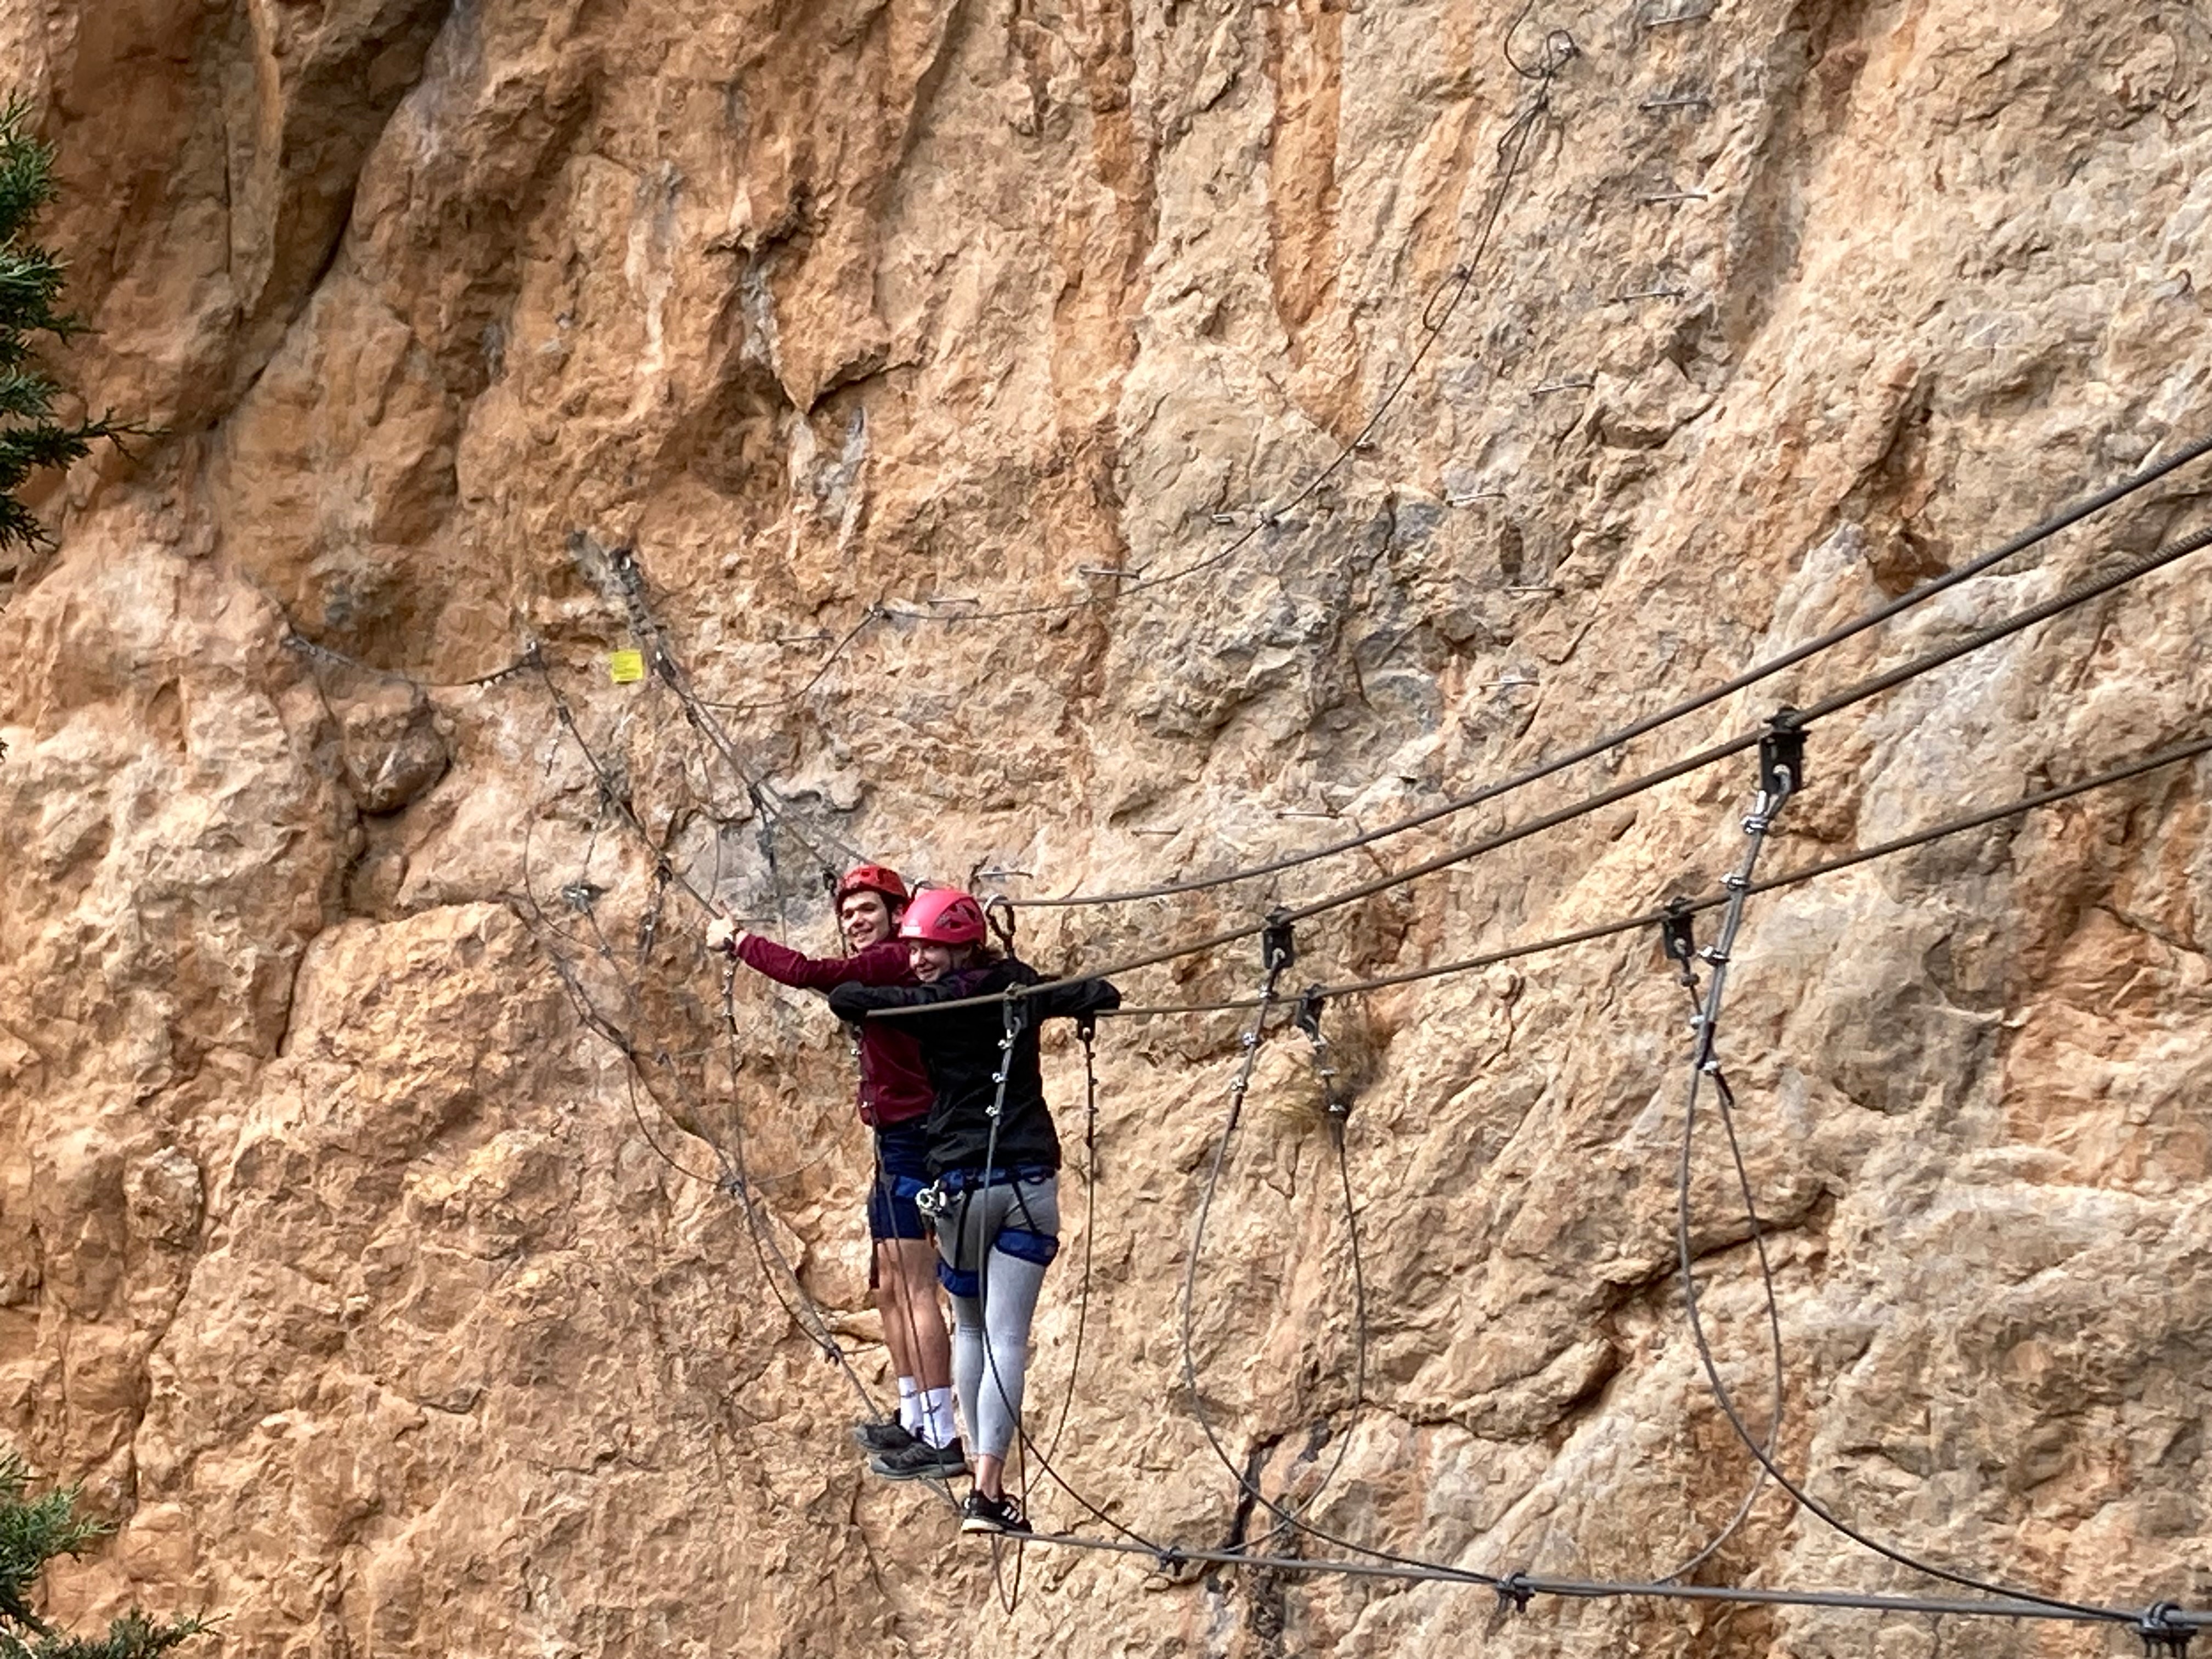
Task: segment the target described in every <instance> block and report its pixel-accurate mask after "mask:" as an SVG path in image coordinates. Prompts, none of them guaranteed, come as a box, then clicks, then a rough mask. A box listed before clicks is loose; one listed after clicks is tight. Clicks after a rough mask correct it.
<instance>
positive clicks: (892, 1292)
mask: <svg viewBox="0 0 2212 1659" xmlns="http://www.w3.org/2000/svg"><path fill="white" fill-rule="evenodd" d="M908 898H909V895H908V891H907V887H906V884H905V883H904V882H903V881H902V880H901V879H900V878H899V876H898V872H896V871H894V870H890V869H887V868H885V867H884V866H882V865H879V864H863V865H860V866H856V867H855V868H854V869H851V870H848V871H847V872H845V875H844V877H843V878H842V879H841V880H840V881H839V882H838V884H837V922H838V926H839V927H840V928H841V929H842V931H843V933H844V936H845V943H846V947H847V949H848V950H849V951H852V953H853V954H851V955H850V956H845V957H807V956H803V955H801V954H800V953H799V951H793V950H791V949H789V948H787V946H784V945H778V944H776V943H775V941H774V940H772V939H763V938H761V937H760V936H759V935H757V934H756V933H744V932H743V931H741V930H739V929H738V928H736V927H732V925H731V924H729V923H727V922H721V921H718V922H716V923H714V926H713V927H710V928H709V929H708V935H707V942H708V945H710V946H712V947H713V948H714V949H716V950H724V951H732V952H733V953H734V954H735V955H736V956H737V957H738V960H739V961H741V962H743V963H744V964H745V965H746V966H747V967H749V968H750V969H753V970H754V971H755V972H757V973H761V974H765V975H768V977H769V978H770V979H773V980H775V981H777V982H778V983H780V984H784V985H791V986H797V987H800V988H802V989H805V990H812V991H824V992H826V991H829V990H832V989H834V988H835V987H837V986H840V985H846V984H860V985H874V986H890V985H913V984H915V983H916V982H917V981H915V976H914V970H913V969H912V967H911V966H910V965H909V963H908V951H907V947H906V945H904V944H902V942H900V941H899V940H898V939H896V937H895V934H896V929H897V927H898V920H899V917H900V915H902V913H903V912H904V910H905V908H906V906H907V902H908ZM859 1046H860V1102H859V1104H860V1121H862V1122H864V1123H866V1124H867V1125H868V1126H869V1127H870V1128H871V1129H872V1130H873V1131H874V1139H875V1155H876V1170H875V1178H874V1179H873V1181H872V1182H870V1184H869V1189H868V1231H869V1235H870V1237H872V1239H873V1240H874V1243H875V1255H874V1259H873V1261H872V1263H871V1265H870V1270H869V1274H868V1282H869V1285H870V1288H871V1289H872V1290H873V1291H875V1297H876V1307H877V1309H878V1311H879V1312H880V1313H881V1314H882V1316H883V1322H884V1346H886V1347H888V1348H889V1349H890V1355H891V1362H892V1365H893V1367H894V1369H895V1370H896V1372H897V1374H898V1390H899V1414H898V1417H897V1419H896V1421H888V1420H887V1421H884V1422H871V1423H863V1424H860V1425H858V1426H857V1427H855V1428H854V1431H853V1435H854V1439H856V1440H857V1441H859V1442H860V1445H861V1446H862V1447H863V1448H864V1449H866V1450H867V1451H868V1452H869V1453H871V1454H872V1455H871V1458H870V1460H869V1461H870V1467H872V1468H874V1469H875V1471H876V1472H877V1473H878V1474H883V1475H886V1476H889V1477H890V1478H891V1479H893V1480H915V1479H917V1478H921V1477H925V1476H930V1475H936V1476H940V1477H945V1476H951V1475H956V1474H963V1473H965V1471H966V1468H967V1460H966V1456H965V1454H964V1452H963V1449H962V1446H961V1443H960V1436H959V1431H958V1428H957V1425H956V1423H955V1421H954V1418H953V1408H952V1353H951V1343H950V1341H949V1340H948V1339H947V1337H946V1335H945V1318H944V1316H943V1315H942V1314H941V1313H939V1310H938V1303H937V1248H936V1245H935V1243H934V1242H933V1238H932V1237H931V1230H930V1229H929V1228H928V1227H927V1225H925V1224H924V1222H923V1220H922V1217H921V1212H920V1211H919V1210H918V1209H916V1208H915V1194H917V1193H919V1192H920V1191H921V1189H922V1188H923V1187H925V1186H927V1184H928V1182H929V1178H930V1177H929V1175H928V1173H927V1169H926V1167H925V1159H926V1158H927V1155H928V1149H929V1148H928V1138H927V1124H928V1121H929V1110H930V1105H931V1101H932V1097H931V1093H930V1088H929V1077H928V1074H927V1072H925V1071H924V1070H923V1069H922V1064H921V1051H920V1049H919V1048H917V1047H916V1046H915V1039H914V1037H913V1036H912V1035H911V1034H910V1033H908V1032H906V1031H902V1030H898V1029H897V1028H896V1026H895V1024H893V1022H891V1021H889V1020H874V1021H871V1022H870V1023H869V1025H868V1028H867V1029H866V1030H864V1031H862V1032H861V1034H860V1044H859Z"/></svg>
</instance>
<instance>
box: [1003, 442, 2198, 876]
mask: <svg viewBox="0 0 2212 1659" xmlns="http://www.w3.org/2000/svg"><path fill="white" fill-rule="evenodd" d="M2208 453H2212V437H2205V438H2201V439H2198V440H2197V441H2195V442H2193V443H2191V444H2188V445H2186V446H2185V447H2183V448H2182V449H2180V450H2179V451H2178V452H2176V453H2174V454H2173V455H2172V456H2169V457H2168V458H2167V459H2165V460H2163V461H2160V462H2159V463H2157V464H2156V465H2153V466H2148V467H2146V468H2144V469H2142V471H2138V472H2136V473H2134V474H2132V475H2130V477H2125V478H2123V479H2121V480H2120V481H2119V482H2118V483H2114V484H2111V485H2108V486H2107V487H2106V489H2101V490H2100V491H2098V492H2097V493H2096V494H2095V495H2091V496H2088V497H2087V498H2085V499H2084V500H2082V501H2077V502H2075V503H2074V504H2073V505H2072V506H2070V507H2064V508H2063V509H2061V510H2060V511H2059V512H2058V513H2054V514H2053V515H2051V517H2050V518H2047V519H2045V520H2043V521H2042V522H2041V523H2039V524H2038V525H2035V526H2032V527H2031V528H2029V529H2027V530H2024V531H2022V532H2020V533H2019V534H2018V535H2016V536H2015V537H2013V538H2012V539H2011V540H2009V541H2007V542H2004V543H2002V544H2000V545H1999V546H1996V547H1994V548H1991V549H1990V550H1989V551H1987V552H1985V553H1983V554H1980V555H1978V556H1976V557H1974V558H1972V559H1970V560H1968V561H1967V562H1966V563H1964V564H1962V565H1960V566H1958V567H1957V568H1955V569H1952V570H1948V571H1946V572H1944V573H1943V574H1941V575H1939V576H1936V577H1933V578H1931V579H1929V580H1927V581H1925V582H1923V583H1921V584H1920V585H1919V586H1917V587H1914V588H1912V589H1911V590H1909V591H1908V592H1905V593H1902V594H1900V595H1899V596H1898V597H1897V598H1896V599H1891V600H1889V601H1888V602H1887V603H1886V604H1883V605H1877V606H1875V608H1874V609H1873V610H1871V611H1866V612H1863V614H1861V615H1859V616H1857V617H1853V618H1852V619H1851V620H1850V621H1849V622H1847V623H1843V624H1842V625H1841V626H1839V627H1836V628H1832V629H1828V630H1826V632H1824V633H1822V634H1820V635H1816V636H1815V637H1814V638H1813V639H1810V640H1808V641H1805V642H1804V643H1803V644H1802V645H1796V646H1792V647H1790V649H1789V650H1787V651H1785V652H1784V653H1781V654H1780V655H1778V656H1775V657H1770V658H1768V659H1766V660H1765V661H1764V662H1761V663H1759V664H1757V665H1754V666H1753V667H1750V668H1747V669H1746V670H1744V671H1742V672H1741V673H1740V674H1737V675H1736V676H1735V677H1734V678H1730V679H1727V680H1723V681H1722V682H1721V683H1720V684H1717V685H1714V686H1711V687H1708V688H1707V689H1706V690H1703V691H1700V692H1698V693H1696V694H1695V695H1694V696H1689V697H1685V698H1683V699H1682V700H1681V701H1680V702H1674V703H1670V704H1668V706H1667V707H1666V708H1662V709H1660V710H1658V711H1657V712H1656V713H1654V714H1647V715H1644V717H1643V718H1641V719H1639V720H1632V721H1631V722H1630V723H1629V724H1628V725H1626V726H1621V727H1620V728H1619V729H1618V730H1616V731H1613V732H1607V733H1606V734H1605V735H1603V736H1602V737H1599V738H1592V739H1590V740H1589V742H1587V743H1584V744H1582V745H1581V746H1579V747H1578V748H1575V749H1572V750H1568V751H1567V752H1566V753H1565V754H1563V755H1560V756H1558V757H1555V758H1553V759H1552V760H1548V761H1543V762H1540V763H1537V764H1536V765H1534V766H1533V767H1530V768H1528V769H1525V770H1523V771H1521V772H1516V773H1515V774H1514V775H1511V776H1510V777H1507V778H1504V779H1501V780H1499V781H1497V782H1495V783H1490V784H1486V785H1484V786H1483V787H1481V788H1480V789H1476V790H1473V791H1471V792H1469V793H1465V794H1462V795H1457V796H1455V797H1453V798H1452V799H1449V800H1446V801H1442V802H1439V803H1438V804H1437V805H1434V806H1431V807H1426V808H1425V809H1423V810H1422V811H1419V812H1415V813H1413V814H1411V815H1409V816H1407V817H1402V818H1399V819H1396V820H1395V821H1394V822H1392V823H1386V824H1380V825H1377V826H1376V828H1375V829H1370V830H1364V831H1362V832H1361V833H1359V834H1358V835H1355V836H1348V837H1346V838H1344V839H1341V840H1338V841H1334V842H1328V844H1326V845H1324V846H1321V847H1315V848H1308V849H1306V850H1305V851H1304V852H1300V853H1294V854H1287V855H1285V856H1284V857H1282V858H1279V859H1271V860H1267V862H1265V863H1261V864H1255V865H1247V866H1241V867H1239V868H1237V869H1235V870H1228V871H1223V872H1220V873H1218V874H1216V875H1211V876H1193V877H1188V878H1182V879H1179V880H1175V881H1166V882H1159V883H1156V884H1153V885H1152V886H1149V887H1133V888H1127V889H1123V890H1115V891H1111V892H1103V893H1070V894H1065V895H1061V896H1041V897H1036V898H1014V899H1011V900H1010V901H1009V902H1012V903H1013V904H1016V905H1018V906H1021V907H1024V908H1030V909H1042V908H1068V907H1073V906H1080V905H1104V904H1130V903H1135V902H1138V901H1139V900H1145V899H1157V898H1172V897H1176V896H1179V895H1182V894H1185V893H1197V892H1204V891H1206V890H1209V889H1212V888H1215V887H1223V886H1227V885H1229V884H1231V883H1233V882H1240V881H1252V880H1256V879H1258V878H1261V877H1263V876H1275V875H1281V874H1283V873H1285V872H1287V871H1291V870H1295V869H1297V868H1299V867H1301V866H1304V865H1308V864H1313V863H1316V862H1318V861H1319V860H1322V859H1328V858H1334V857H1336V856H1338V855H1340V854H1345V853H1352V852H1358V851H1359V850H1360V849H1361V848H1366V847H1370V846H1372V845H1374V844H1375V843H1376V842H1379V841H1383V840H1385V839H1387V838H1388V837H1389V836H1396V835H1401V834H1403V833H1404V832H1406V831H1407V830H1409V829H1419V828H1421V827H1423V826H1424V825H1425V824H1430V823H1436V822H1437V820H1438V819H1440V818H1444V817H1452V816H1455V815H1456V814H1458V813H1461V812H1464V811H1468V810H1470V809H1472V808H1474V807H1477V806H1480V805H1484V804H1485V803H1486V802H1489V801H1493V800H1497V799H1501V798H1502V797H1504V796H1505V795H1509V794H1511V793H1514V792H1516V791H1517V790H1520V789H1523V788H1526V787H1528V785H1530V784H1533V783H1537V782H1541V781H1542V780H1544V779H1546V778H1548V777H1551V776H1553V775H1556V774H1558V773H1559V772H1563V771H1565V770H1566V769H1568V768H1570V767H1572V766H1576V765H1579V764H1580V763H1583V762H1584V761H1589V760H1595V758H1597V757H1599V756H1601V755H1603V754H1605V753H1607V751H1608V750H1613V749H1617V748H1619V747H1620V746H1621V745H1622V744H1626V743H1630V742H1632V741H1633V740H1635V739H1636V738H1640V737H1644V736H1645V735H1646V734H1648V733H1650V732H1656V731H1657V730H1659V729H1660V728H1661V727H1662V726H1670V725H1672V724H1673V723H1674V721H1676V720H1681V719H1684V718H1686V716H1688V715H1691V714H1697V713H1699V711H1700V710H1702V709H1705V708H1711V707H1712V706H1713V705H1714V704H1715V703H1717V702H1723V701H1724V700H1725V699H1727V698H1729V697H1731V696H1735V694H1736V693H1737V692H1739V691H1742V690H1748V689H1749V688H1750V687H1752V686H1754V685H1757V684H1759V683H1760V682H1761V681H1763V680H1767V679H1771V678H1773V677H1774V676H1775V675H1777V674H1779V673H1781V672H1783V671H1784V670H1785V669H1790V668H1794V667H1796V665H1798V664H1799V663H1801V662H1803V661H1805V660H1807V659H1808V658H1811V657H1814V656H1817V655H1820V653H1824V652H1826V651H1830V650H1832V649H1833V648H1835V647H1837V646H1838V645H1841V644H1843V643H1844V642H1845V641H1849V640H1850V639H1853V638H1856V637H1857V635H1861V634H1863V633H1865V632H1866V631H1867V630H1868V629H1872V628H1875V627H1879V626H1880V625H1881V623H1886V622H1887V621H1889V620H1890V619H1891V618H1892V617H1897V616H1899V615H1902V614H1903V613H1904V612H1905V611H1910V610H1911V609H1913V608H1915V607H1916V606H1918V605H1923V604H1925V603H1926V602H1927V601H1929V599H1934V598H1936V596H1937V595H1939V594H1941V593H1944V592H1948V591H1949V590H1950V589H1951V588H1954V587H1956V586H1959V585H1960V583H1962V582H1965V581H1967V580H1971V579H1972V578H1973V577H1976V576H1978V575H1980V574H1983V573H1984V571H1986V570H1989V569H1990V568H1992V567H1993V566H1996V565H1997V564H2000V563H2002V562H2004V561H2005V560H2007V559H2008V558H2011V557H2012V556H2014V555H2015V554H2017V553H2021V552H2024V551H2026V550H2027V549H2029V548H2031V547H2033V546H2035V545H2036V544H2039V543H2040V542H2044V541H2047V540H2049V539H2050V538H2051V537H2053V536H2055V535H2057V534H2058V533H2059V532H2061V531H2063V530H2066V529H2069V528H2070V527H2071V526H2074V525H2076V524H2079V523H2080V522H2081V520H2084V519H2087V518H2088V517H2090V516H2092V515H2093V514H2094V513H2100V512H2102V511H2103V510H2104V509H2105V508H2106V507H2111V506H2112V505H2114V504H2115V503H2116V502H2118V501H2122V500H2124V499H2125V498H2126V497H2127V496H2129V495H2134V494H2136V492H2137V491H2139V490H2142V489H2147V488H2148V487H2149V486H2150V485H2151V484H2154V483H2157V482H2158V481H2159V480H2160V479H2161V478H2163V477H2166V475H2167V474H2168V473H2171V472H2172V471H2176V470H2177V469H2179V468H2180V467H2183V466H2185V465H2188V464H2189V463H2190V462H2191V461H2194V460H2197V459H2200V458H2201V457H2203V456H2204V455H2206V454H2208Z"/></svg>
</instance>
